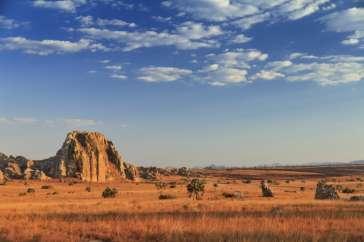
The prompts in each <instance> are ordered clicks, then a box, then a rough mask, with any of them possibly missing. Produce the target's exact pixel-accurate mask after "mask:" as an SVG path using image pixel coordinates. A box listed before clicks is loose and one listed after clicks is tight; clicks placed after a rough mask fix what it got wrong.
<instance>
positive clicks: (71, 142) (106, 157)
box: [43, 131, 137, 182]
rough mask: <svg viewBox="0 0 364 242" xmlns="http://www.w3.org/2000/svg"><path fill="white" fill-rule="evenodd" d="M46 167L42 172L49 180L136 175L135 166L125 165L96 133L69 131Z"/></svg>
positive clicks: (94, 179) (103, 138)
mask: <svg viewBox="0 0 364 242" xmlns="http://www.w3.org/2000/svg"><path fill="white" fill-rule="evenodd" d="M45 164H46V167H44V169H43V170H45V172H46V173H47V174H49V175H50V176H51V177H60V178H61V177H76V178H80V179H81V180H83V181H91V182H105V181H108V180H113V179H115V178H117V177H121V178H126V179H131V180H133V179H135V178H136V176H137V172H136V169H135V167H134V166H132V165H130V164H127V163H126V162H125V161H124V159H123V158H122V157H121V155H120V154H119V153H118V151H117V150H116V148H115V146H114V144H113V143H112V142H111V141H109V140H107V139H106V137H105V136H104V135H102V134H101V133H98V132H78V131H73V132H70V133H69V134H68V135H67V138H66V140H65V142H64V143H63V146H62V148H61V149H60V150H59V151H58V152H57V155H56V156H55V157H53V158H50V159H48V160H47V161H46V162H45Z"/></svg>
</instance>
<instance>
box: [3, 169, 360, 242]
mask: <svg viewBox="0 0 364 242" xmlns="http://www.w3.org/2000/svg"><path fill="white" fill-rule="evenodd" d="M353 169H354V170H355V171H356V172H355V175H348V174H347V172H349V173H351V174H352V170H353ZM330 174H333V175H334V176H331V175H330ZM193 176H198V177H199V179H204V180H205V181H206V191H205V194H204V196H203V198H202V199H201V200H193V199H191V198H189V196H188V194H187V191H186V184H187V182H188V180H189V179H191V178H192V177H193ZM262 178H264V179H266V180H268V181H269V183H270V186H271V188H272V190H273V193H274V197H273V198H264V197H262V195H261V190H260V187H259V185H260V180H261V179H262ZM323 178H325V179H326V180H327V181H328V183H330V184H333V185H335V186H337V187H341V189H344V188H349V189H352V190H353V191H351V193H342V192H340V193H339V195H340V200H335V201H322V200H315V199H314V194H315V187H316V184H317V181H318V180H320V179H323ZM160 180H161V181H163V182H165V183H166V184H168V185H167V187H166V188H164V189H158V188H157V187H156V186H155V184H154V182H152V181H144V180H140V181H138V182H130V181H114V182H111V183H101V184H100V183H82V182H75V181H73V180H63V181H60V180H51V181H26V182H25V181H21V180H18V181H16V180H14V181H11V182H8V183H7V184H6V185H3V186H0V238H1V239H0V241H364V202H360V201H359V202H355V201H350V197H351V196H354V195H356V196H359V195H363V194H364V166H350V165H348V166H346V168H345V169H344V168H343V167H342V168H340V169H339V168H338V167H305V168H304V167H296V168H294V167H291V168H279V169H273V168H271V169H268V168H267V169H216V170H212V169H196V170H193V172H192V175H191V177H189V178H183V177H180V176H162V177H161V178H160ZM107 186H109V187H112V188H116V189H117V190H118V194H117V195H116V197H115V198H103V197H102V196H101V194H102V192H103V190H104V189H105V187H107ZM161 194H164V195H170V196H167V197H168V199H160V198H159V196H160V195H161ZM226 194H234V196H232V197H229V196H227V195H226Z"/></svg>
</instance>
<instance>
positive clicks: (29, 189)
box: [27, 188, 35, 193]
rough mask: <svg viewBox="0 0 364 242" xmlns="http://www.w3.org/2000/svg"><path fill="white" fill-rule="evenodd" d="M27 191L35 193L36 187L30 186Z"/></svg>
mask: <svg viewBox="0 0 364 242" xmlns="http://www.w3.org/2000/svg"><path fill="white" fill-rule="evenodd" d="M27 193H35V189H34V188H28V190H27Z"/></svg>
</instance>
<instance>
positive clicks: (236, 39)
mask: <svg viewBox="0 0 364 242" xmlns="http://www.w3.org/2000/svg"><path fill="white" fill-rule="evenodd" d="M251 40H252V38H250V37H247V36H245V35H244V34H238V35H236V36H235V37H234V38H233V40H232V42H233V43H235V44H244V43H247V42H249V41H251Z"/></svg>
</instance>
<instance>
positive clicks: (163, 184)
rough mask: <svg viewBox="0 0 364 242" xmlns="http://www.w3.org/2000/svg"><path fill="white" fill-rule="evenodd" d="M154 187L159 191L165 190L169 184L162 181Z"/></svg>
mask: <svg viewBox="0 0 364 242" xmlns="http://www.w3.org/2000/svg"><path fill="white" fill-rule="evenodd" d="M154 185H155V187H156V188H157V189H158V190H165V189H166V188H167V183H165V182H161V181H159V182H156V183H154Z"/></svg>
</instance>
